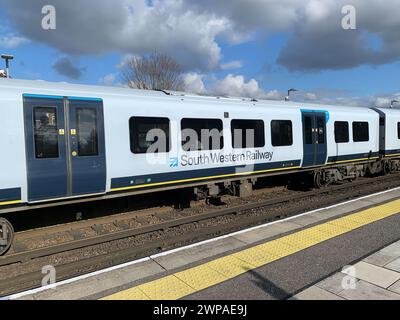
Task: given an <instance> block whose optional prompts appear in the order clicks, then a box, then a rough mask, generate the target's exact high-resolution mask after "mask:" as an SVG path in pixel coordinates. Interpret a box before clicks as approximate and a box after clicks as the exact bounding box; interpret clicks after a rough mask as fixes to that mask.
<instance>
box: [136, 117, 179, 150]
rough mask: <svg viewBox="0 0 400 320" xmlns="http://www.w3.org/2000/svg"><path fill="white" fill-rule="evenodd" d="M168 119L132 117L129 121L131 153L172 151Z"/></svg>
mask: <svg viewBox="0 0 400 320" xmlns="http://www.w3.org/2000/svg"><path fill="white" fill-rule="evenodd" d="M169 127H170V126H169V119H168V118H149V117H132V118H130V120H129V131H130V143H131V151H132V153H135V154H143V153H165V152H169V151H170V149H171V143H170V128H169Z"/></svg>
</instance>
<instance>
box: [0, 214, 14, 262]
mask: <svg viewBox="0 0 400 320" xmlns="http://www.w3.org/2000/svg"><path fill="white" fill-rule="evenodd" d="M13 240H14V228H13V226H12V225H11V223H10V222H9V221H8V220H6V219H4V218H0V256H2V255H4V254H5V253H6V252H7V251H8V250H9V249H10V247H11V244H12V243H13Z"/></svg>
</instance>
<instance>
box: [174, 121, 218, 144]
mask: <svg viewBox="0 0 400 320" xmlns="http://www.w3.org/2000/svg"><path fill="white" fill-rule="evenodd" d="M181 130H182V131H181V136H182V148H183V150H184V151H200V150H221V149H223V147H224V138H223V124H222V120H220V119H182V121H181Z"/></svg>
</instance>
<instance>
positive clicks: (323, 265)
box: [8, 188, 400, 300]
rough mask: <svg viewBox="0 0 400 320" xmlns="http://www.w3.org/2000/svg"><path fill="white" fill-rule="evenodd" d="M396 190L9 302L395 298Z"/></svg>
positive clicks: (399, 273)
mask: <svg viewBox="0 0 400 320" xmlns="http://www.w3.org/2000/svg"><path fill="white" fill-rule="evenodd" d="M399 213H400V188H397V189H394V190H389V191H386V192H382V193H379V194H374V195H370V196H367V197H363V198H360V199H356V200H353V201H349V202H346V203H341V204H337V205H335V206H331V207H328V208H323V209H319V210H315V211H312V212H308V213H305V214H302V215H300V216H296V217H293V218H288V219H285V220H282V221H277V222H274V223H270V224H266V225H262V226H258V227H255V228H251V229H248V230H243V231H240V232H237V233H233V234H230V235H227V236H223V237H220V238H217V239H212V240H209V241H205V242H202V243H199V244H195V245H191V246H188V247H184V248H180V249H176V250H172V251H169V252H165V253H162V254H159V255H155V256H151V257H147V258H145V259H141V260H139V261H133V262H130V263H127V264H124V265H120V266H116V267H113V268H109V269H106V270H102V271H100V272H96V273H92V274H89V275H85V276H82V277H78V278H75V279H71V280H68V281H64V282H61V283H58V284H57V286H56V288H46V287H43V288H40V289H36V290H31V291H28V292H25V293H22V294H17V295H13V296H11V297H8V298H10V299H30V300H33V299H35V300H43V299H44V300H45V299H102V300H174V299H187V300H197V299H200V300H246V299H253V300H271V299H293V300H294V299H296V300H308V299H324V300H330V299H400V242H399V240H400V231H399V230H400V214H399Z"/></svg>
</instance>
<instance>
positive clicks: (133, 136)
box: [128, 116, 172, 155]
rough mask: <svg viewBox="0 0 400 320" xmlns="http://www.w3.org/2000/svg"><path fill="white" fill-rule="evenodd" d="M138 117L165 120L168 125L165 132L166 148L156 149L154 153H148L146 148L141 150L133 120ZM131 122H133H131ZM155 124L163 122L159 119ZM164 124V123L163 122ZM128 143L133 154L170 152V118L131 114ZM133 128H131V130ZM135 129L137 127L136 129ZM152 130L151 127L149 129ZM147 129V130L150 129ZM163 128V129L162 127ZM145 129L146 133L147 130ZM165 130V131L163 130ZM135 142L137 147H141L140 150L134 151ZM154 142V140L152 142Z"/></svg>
mask: <svg viewBox="0 0 400 320" xmlns="http://www.w3.org/2000/svg"><path fill="white" fill-rule="evenodd" d="M138 119H146V120H151V119H157V120H165V121H166V123H167V125H168V132H166V134H167V139H168V144H167V150H166V151H161V152H160V151H158V152H154V153H148V152H147V150H148V149H147V150H146V151H144V152H143V149H142V148H141V147H140V143H139V141H140V140H139V136H137V137H136V136H135V132H136V131H135V126H134V125H135V122H134V121H135V120H138ZM132 123H133V124H132ZM157 124H163V123H162V122H161V121H160V122H158V123H157ZM164 124H165V123H164ZM128 125H129V144H130V151H131V153H132V154H134V155H144V154H167V153H170V152H171V148H172V144H171V120H170V119H169V118H168V117H153V116H132V117H130V118H129V123H128ZM132 128H133V130H132ZM153 129H157V128H153ZM136 130H137V129H136ZM150 130H152V129H150ZM150 130H149V131H150ZM162 130H163V129H162ZM149 131H147V133H148V132H149ZM163 131H164V130H163ZM164 132H165V131H164ZM132 138H133V139H132ZM135 143H137V145H138V147H139V148H141V149H140V151H136V150H135V148H134V146H135ZM153 143H154V142H153Z"/></svg>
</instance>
